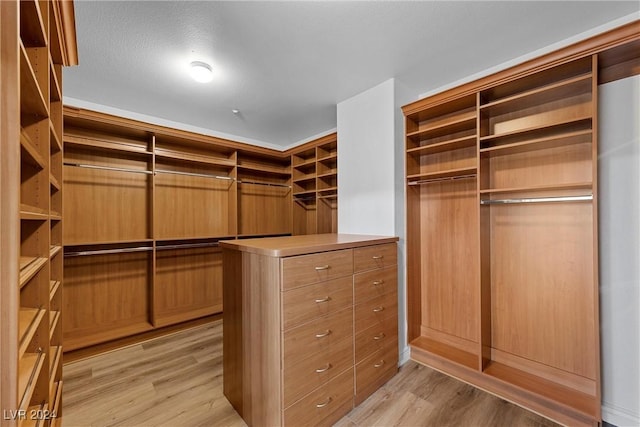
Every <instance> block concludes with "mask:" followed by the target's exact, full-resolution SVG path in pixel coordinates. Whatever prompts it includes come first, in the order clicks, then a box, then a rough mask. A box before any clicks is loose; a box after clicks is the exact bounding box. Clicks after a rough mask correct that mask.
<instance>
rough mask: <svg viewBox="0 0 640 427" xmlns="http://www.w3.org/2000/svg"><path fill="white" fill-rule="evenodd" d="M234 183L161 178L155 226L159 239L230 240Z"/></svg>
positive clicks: (191, 178) (167, 175)
mask: <svg viewBox="0 0 640 427" xmlns="http://www.w3.org/2000/svg"><path fill="white" fill-rule="evenodd" d="M233 185H236V184H233V183H232V181H228V180H222V179H213V178H201V177H193V176H182V175H169V174H158V175H157V176H156V178H155V210H154V224H155V237H156V238H157V239H172V238H199V237H216V236H230V235H233V234H235V230H234V229H232V227H231V226H230V224H231V220H230V218H229V213H230V210H229V207H230V193H231V187H232V186H233Z"/></svg>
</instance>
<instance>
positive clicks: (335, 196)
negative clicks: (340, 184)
mask: <svg viewBox="0 0 640 427" xmlns="http://www.w3.org/2000/svg"><path fill="white" fill-rule="evenodd" d="M337 198H338V193H333V194H323V195H319V196H318V199H337Z"/></svg>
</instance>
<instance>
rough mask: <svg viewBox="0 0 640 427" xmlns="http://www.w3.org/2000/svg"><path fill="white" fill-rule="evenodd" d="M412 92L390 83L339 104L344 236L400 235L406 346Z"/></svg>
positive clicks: (402, 347) (401, 342) (401, 340)
mask: <svg viewBox="0 0 640 427" xmlns="http://www.w3.org/2000/svg"><path fill="white" fill-rule="evenodd" d="M411 94H412V92H411V91H409V90H408V89H407V88H406V87H405V86H404V85H402V84H401V83H400V82H398V81H396V80H394V79H390V80H387V81H385V82H384V83H381V84H379V85H378V86H375V87H373V88H371V89H369V90H367V91H365V92H363V93H361V94H359V95H356V96H354V97H352V98H350V99H347V100H346V101H343V102H341V103H339V104H338V108H337V114H338V117H337V123H338V127H337V129H338V162H339V166H338V195H339V200H340V202H339V203H340V207H339V209H338V232H340V233H349V234H374V235H387V236H398V237H399V238H400V241H399V242H398V328H399V330H398V346H399V351H400V353H401V355H400V358H401V363H404V362H405V361H407V360H408V359H409V351H408V348H407V343H406V330H407V328H406V315H405V313H406V300H405V298H406V286H405V261H404V260H405V256H404V254H405V218H404V217H405V214H404V189H405V186H404V118H403V117H404V116H403V114H402V110H401V109H400V107H401V106H402V105H404V104H406V103H407V102H408V101H409V100H410V99H411Z"/></svg>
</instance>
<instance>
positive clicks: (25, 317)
mask: <svg viewBox="0 0 640 427" xmlns="http://www.w3.org/2000/svg"><path fill="white" fill-rule="evenodd" d="M46 313H47V311H46V310H44V309H42V308H29V307H20V310H19V311H18V339H19V342H20V345H19V351H18V356H19V357H21V356H22V355H23V354H24V353H25V352H26V350H27V347H28V346H29V344H30V343H31V341H32V340H33V337H34V335H35V334H36V332H37V330H38V326H39V325H40V322H41V321H42V319H43V318H44V316H45V314H46Z"/></svg>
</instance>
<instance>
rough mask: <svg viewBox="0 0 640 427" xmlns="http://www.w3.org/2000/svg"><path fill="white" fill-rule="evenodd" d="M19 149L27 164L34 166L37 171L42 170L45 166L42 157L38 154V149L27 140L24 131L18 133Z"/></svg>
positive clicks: (27, 136)
mask: <svg viewBox="0 0 640 427" xmlns="http://www.w3.org/2000/svg"><path fill="white" fill-rule="evenodd" d="M20 149H21V154H22V158H23V160H25V161H26V162H27V163H29V164H31V165H32V166H35V167H36V168H38V169H44V168H45V167H46V166H47V162H46V160H45V159H44V157H43V156H42V155H41V154H40V153H39V152H38V149H37V148H36V146H35V145H34V144H33V142H32V141H31V138H29V135H27V134H26V133H25V132H24V130H22V131H21V132H20Z"/></svg>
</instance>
